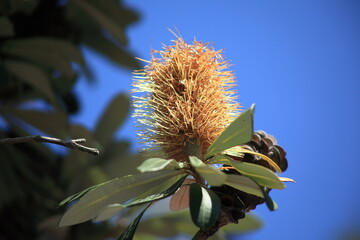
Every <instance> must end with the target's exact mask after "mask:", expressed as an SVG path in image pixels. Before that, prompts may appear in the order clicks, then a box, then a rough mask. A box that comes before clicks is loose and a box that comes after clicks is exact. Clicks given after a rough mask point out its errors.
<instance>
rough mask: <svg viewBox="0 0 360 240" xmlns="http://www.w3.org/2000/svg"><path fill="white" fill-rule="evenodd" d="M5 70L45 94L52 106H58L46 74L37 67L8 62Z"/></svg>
mask: <svg viewBox="0 0 360 240" xmlns="http://www.w3.org/2000/svg"><path fill="white" fill-rule="evenodd" d="M4 66H5V69H6V70H7V71H9V72H10V73H12V75H14V76H15V77H17V78H18V79H20V80H22V81H24V82H26V83H28V84H29V85H30V86H32V87H33V88H34V89H35V90H37V91H38V92H39V93H41V94H43V95H44V96H45V97H46V98H47V99H48V100H49V101H50V102H51V103H52V104H54V105H56V100H55V96H54V93H53V90H52V88H51V86H50V82H49V79H48V77H47V76H46V74H45V73H44V72H43V71H42V70H41V69H40V68H38V67H37V66H35V65H31V64H27V63H24V62H20V61H13V60H7V61H5V63H4Z"/></svg>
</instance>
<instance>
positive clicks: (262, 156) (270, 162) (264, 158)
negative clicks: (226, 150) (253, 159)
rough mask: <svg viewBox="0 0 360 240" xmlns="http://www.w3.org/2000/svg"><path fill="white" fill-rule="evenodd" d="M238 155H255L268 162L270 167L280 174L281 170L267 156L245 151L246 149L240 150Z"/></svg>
mask: <svg viewBox="0 0 360 240" xmlns="http://www.w3.org/2000/svg"><path fill="white" fill-rule="evenodd" d="M240 153H248V154H253V155H256V156H259V157H261V158H262V159H263V160H265V161H266V162H268V163H269V164H270V166H272V167H273V168H274V169H275V170H276V171H277V172H278V173H281V172H282V171H281V169H280V167H279V166H278V165H277V164H276V163H275V162H274V161H273V160H272V159H271V158H269V157H268V156H266V155H264V154H261V153H258V152H254V151H250V150H246V149H242V150H241V151H240Z"/></svg>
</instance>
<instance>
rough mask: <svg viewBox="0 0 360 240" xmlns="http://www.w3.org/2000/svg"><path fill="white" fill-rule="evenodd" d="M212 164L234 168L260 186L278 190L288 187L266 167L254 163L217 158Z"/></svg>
mask: <svg viewBox="0 0 360 240" xmlns="http://www.w3.org/2000/svg"><path fill="white" fill-rule="evenodd" d="M212 162H214V163H222V164H226V165H230V166H233V167H234V168H235V169H236V170H237V171H238V172H239V173H241V174H242V175H244V176H247V177H249V178H251V179H252V180H254V181H255V182H256V183H258V184H259V185H262V186H265V187H269V188H276V189H284V188H285V187H286V186H285V185H284V183H283V182H282V181H281V180H280V179H279V177H278V176H277V175H276V174H275V173H274V172H273V171H271V170H270V169H268V168H266V167H263V166H260V165H257V164H253V163H247V162H240V161H235V160H232V159H230V158H228V157H226V156H217V157H215V158H214V160H213V161H212Z"/></svg>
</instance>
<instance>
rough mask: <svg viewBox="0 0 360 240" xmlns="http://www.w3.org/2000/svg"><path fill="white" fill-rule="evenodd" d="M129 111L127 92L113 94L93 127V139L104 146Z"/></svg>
mask: <svg viewBox="0 0 360 240" xmlns="http://www.w3.org/2000/svg"><path fill="white" fill-rule="evenodd" d="M129 112H130V99H129V96H128V95H127V94H119V95H117V96H115V97H114V98H113V99H112V100H111V102H110V103H109V104H108V106H107V107H106V109H105V111H104V112H103V114H102V116H101V118H100V119H99V120H98V122H97V124H96V127H95V133H94V134H95V139H96V140H98V141H99V142H100V143H101V145H102V146H106V145H107V144H108V143H109V142H110V141H111V140H112V138H113V136H114V133H115V132H116V130H117V129H118V128H119V126H120V125H121V124H122V123H123V122H124V121H125V119H126V118H127V117H128V115H129Z"/></svg>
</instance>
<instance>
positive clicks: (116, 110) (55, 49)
mask: <svg viewBox="0 0 360 240" xmlns="http://www.w3.org/2000/svg"><path fill="white" fill-rule="evenodd" d="M138 19H139V16H138V14H137V13H136V12H135V11H134V10H132V9H128V8H126V7H125V6H124V5H123V3H122V2H121V1H117V0H108V1H101V0H89V1H85V0H69V1H58V0H29V1H23V0H4V1H1V3H0V29H1V30H0V138H12V137H21V136H27V135H40V134H41V135H43V134H44V135H48V136H52V137H56V138H86V140H87V143H88V144H89V145H92V146H95V147H97V148H99V149H101V152H102V154H101V155H100V156H98V157H93V156H88V155H87V154H84V153H78V152H75V151H71V152H68V151H67V150H66V149H62V148H53V147H49V145H43V144H38V143H21V144H16V145H5V144H1V145H0V196H1V197H0V221H1V222H2V224H1V227H0V238H5V239H37V238H42V237H43V236H45V235H47V236H51V237H53V238H57V239H61V238H62V239H64V238H67V239H70V238H75V239H81V238H83V237H84V236H86V235H87V236H89V237H90V236H91V237H93V238H96V236H99V235H104V233H106V232H109V231H110V230H111V231H112V229H110V228H109V227H108V226H107V225H106V224H102V225H93V224H86V225H84V226H83V227H76V228H71V230H70V228H67V229H65V230H64V229H63V230H59V229H57V227H56V225H57V221H58V220H59V218H60V216H59V215H58V214H59V210H57V209H56V206H57V203H58V202H59V201H60V200H61V199H64V198H65V197H66V196H68V195H71V194H73V193H75V192H78V191H80V190H82V189H84V188H86V187H88V186H91V185H94V184H99V183H101V182H104V181H106V180H109V179H111V178H113V177H115V176H123V175H127V174H129V173H131V172H130V171H129V169H131V164H135V165H136V164H137V163H136V162H138V159H139V157H138V156H136V155H133V154H131V153H130V151H129V147H130V144H129V142H127V141H119V140H115V139H114V133H115V131H116V130H117V129H118V128H119V126H121V124H122V123H123V122H124V120H125V119H126V118H127V116H128V113H129V109H130V103H129V97H128V96H127V95H125V94H119V95H117V96H115V97H114V98H113V100H112V101H111V102H110V104H109V105H108V107H107V109H105V110H104V112H103V114H102V116H100V117H99V120H98V123H97V125H96V126H95V130H94V131H90V130H88V129H86V128H84V127H83V126H81V125H77V124H72V123H71V121H70V116H71V115H72V114H75V113H76V112H77V111H78V110H79V108H80V105H79V101H78V99H77V95H76V93H75V92H74V86H75V84H76V82H77V81H78V80H79V76H81V75H86V76H87V78H88V79H89V80H92V73H91V66H89V65H88V64H87V63H86V59H85V58H84V55H83V52H82V49H83V48H84V47H85V48H90V49H92V50H94V51H96V52H98V53H99V54H102V55H103V56H104V57H106V58H108V59H109V60H111V61H113V62H114V63H116V64H117V65H118V66H120V67H126V68H128V69H135V68H138V67H139V64H138V62H137V60H135V58H134V57H133V54H132V53H131V52H130V51H129V50H128V49H127V44H128V39H127V36H126V34H125V31H126V29H127V27H128V26H129V25H130V24H132V23H134V22H136V21H137V20H138ZM126 161H128V166H129V168H123V167H122V166H121V164H122V163H124V162H126ZM29 206H31V207H29ZM19 216H21V218H20V217H19Z"/></svg>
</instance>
